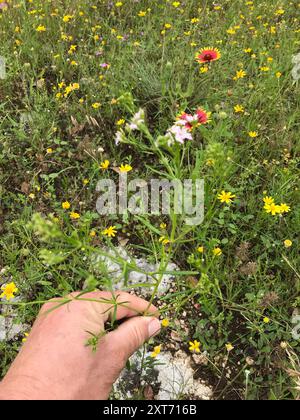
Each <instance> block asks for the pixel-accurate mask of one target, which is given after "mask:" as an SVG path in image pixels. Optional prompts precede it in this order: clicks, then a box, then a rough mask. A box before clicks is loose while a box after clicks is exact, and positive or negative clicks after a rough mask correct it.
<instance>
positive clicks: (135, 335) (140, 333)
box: [108, 316, 161, 359]
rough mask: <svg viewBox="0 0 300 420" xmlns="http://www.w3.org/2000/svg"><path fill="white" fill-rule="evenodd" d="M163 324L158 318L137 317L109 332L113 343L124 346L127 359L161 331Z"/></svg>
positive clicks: (123, 350) (123, 349)
mask: <svg viewBox="0 0 300 420" xmlns="http://www.w3.org/2000/svg"><path fill="white" fill-rule="evenodd" d="M160 329H161V325H160V322H159V320H158V319H157V318H149V317H142V316H139V317H135V318H130V319H128V320H127V321H125V322H124V323H123V324H121V325H120V326H119V327H118V329H116V330H115V331H113V332H111V333H109V334H108V338H109V340H110V341H111V345H112V346H114V345H116V346H118V347H119V348H120V347H122V353H123V352H124V353H123V354H124V357H125V358H126V359H129V357H130V356H131V355H132V354H133V353H134V352H135V351H137V350H138V349H139V348H140V347H141V346H142V345H143V344H144V343H145V342H146V341H148V340H149V339H150V338H151V337H154V336H155V335H157V334H158V333H159V332H160Z"/></svg>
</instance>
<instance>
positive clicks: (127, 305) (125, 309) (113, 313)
mask: <svg viewBox="0 0 300 420" xmlns="http://www.w3.org/2000/svg"><path fill="white" fill-rule="evenodd" d="M86 299H89V300H90V299H91V300H92V301H94V302H95V304H96V303H97V301H98V302H99V303H100V302H101V304H102V305H99V311H100V312H101V316H104V321H105V322H107V321H108V320H110V319H112V318H115V319H116V320H121V319H124V318H131V317H134V316H137V315H149V316H154V317H159V311H158V310H157V308H156V307H155V306H154V305H150V304H149V302H147V301H146V300H144V299H142V298H139V297H138V296H135V295H131V294H129V293H126V292H121V291H117V292H114V293H112V292H92V293H88V294H86V295H84V296H82V297H80V298H79V300H86ZM96 308H97V307H96Z"/></svg>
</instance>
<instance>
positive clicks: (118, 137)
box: [115, 131, 126, 146]
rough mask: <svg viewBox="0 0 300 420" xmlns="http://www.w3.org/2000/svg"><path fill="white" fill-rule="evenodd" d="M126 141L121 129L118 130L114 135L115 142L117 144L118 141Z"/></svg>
mask: <svg viewBox="0 0 300 420" xmlns="http://www.w3.org/2000/svg"><path fill="white" fill-rule="evenodd" d="M125 141H126V137H125V134H124V132H123V131H118V132H117V133H116V135H115V144H116V146H118V145H119V144H120V143H124V142H125Z"/></svg>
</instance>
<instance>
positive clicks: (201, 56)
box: [196, 48, 221, 64]
mask: <svg viewBox="0 0 300 420" xmlns="http://www.w3.org/2000/svg"><path fill="white" fill-rule="evenodd" d="M220 58H221V53H220V51H219V50H218V48H202V49H201V50H200V51H198V52H197V54H196V61H197V62H198V63H201V64H203V63H211V62H212V61H217V60H219V59H220Z"/></svg>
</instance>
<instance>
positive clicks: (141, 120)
mask: <svg viewBox="0 0 300 420" xmlns="http://www.w3.org/2000/svg"><path fill="white" fill-rule="evenodd" d="M144 124H145V111H144V110H143V109H140V110H139V111H138V112H137V113H136V114H135V115H134V117H133V118H132V120H131V122H130V124H127V126H126V128H127V130H129V131H136V130H139V128H140V125H144Z"/></svg>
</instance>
